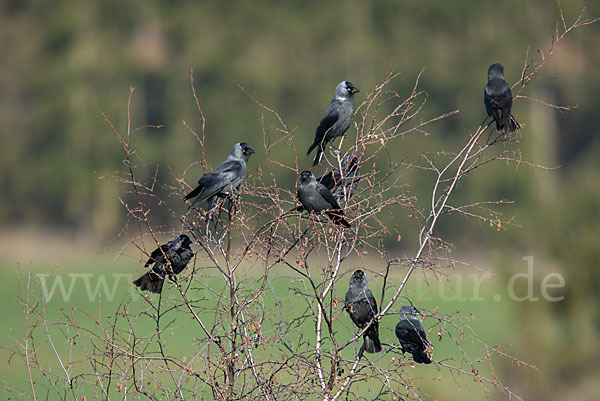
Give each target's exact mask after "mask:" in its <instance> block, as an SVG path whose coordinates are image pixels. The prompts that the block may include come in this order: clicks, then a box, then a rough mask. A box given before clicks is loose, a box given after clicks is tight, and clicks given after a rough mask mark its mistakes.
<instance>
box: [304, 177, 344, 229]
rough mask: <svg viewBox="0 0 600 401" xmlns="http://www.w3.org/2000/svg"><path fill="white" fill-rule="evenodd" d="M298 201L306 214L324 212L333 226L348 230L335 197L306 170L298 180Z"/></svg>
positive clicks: (342, 212)
mask: <svg viewBox="0 0 600 401" xmlns="http://www.w3.org/2000/svg"><path fill="white" fill-rule="evenodd" d="M298 200H299V201H300V203H301V204H302V208H303V209H304V210H306V211H307V212H309V213H312V212H316V213H321V212H325V214H326V215H327V217H329V218H330V219H331V221H333V222H334V223H335V224H339V225H343V226H344V227H347V228H350V223H348V222H347V221H346V219H344V211H343V210H342V208H341V207H340V205H339V203H338V201H337V199H335V196H333V194H332V193H331V192H330V191H329V190H328V189H327V187H326V186H325V185H323V184H321V183H320V182H318V181H317V179H316V178H315V176H314V174H313V173H311V172H310V171H308V170H304V171H303V172H301V173H300V177H299V178H298Z"/></svg>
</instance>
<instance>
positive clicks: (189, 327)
mask: <svg viewBox="0 0 600 401" xmlns="http://www.w3.org/2000/svg"><path fill="white" fill-rule="evenodd" d="M113 255H114V254H111V253H110V252H108V251H107V252H104V253H102V254H93V253H92V254H91V256H88V257H87V258H84V257H81V258H68V260H67V261H65V262H62V263H61V262H60V258H58V259H56V260H55V261H52V260H48V259H47V258H44V259H43V260H39V259H37V260H30V261H29V262H23V261H18V262H17V261H16V260H13V261H10V262H5V263H4V264H3V266H2V269H3V271H4V273H5V275H4V278H5V279H4V280H2V282H1V283H0V291H2V292H3V293H5V294H7V295H8V297H5V298H4V299H5V300H4V301H3V305H2V310H3V311H5V313H3V318H4V325H3V334H4V335H3V336H2V340H1V346H2V350H1V355H2V358H3V359H4V360H5V361H10V362H9V363H6V364H3V365H2V366H1V367H0V375H1V376H2V378H3V385H4V386H5V389H6V388H13V389H20V390H22V391H25V392H26V393H27V392H29V391H30V389H29V386H30V385H29V381H28V375H27V370H26V368H25V366H24V364H23V361H22V360H21V358H19V357H18V356H11V352H10V350H11V349H13V348H14V347H18V346H20V345H17V344H22V343H23V336H24V324H25V322H24V314H23V311H22V309H21V306H20V305H19V304H18V303H17V302H16V301H17V300H18V298H19V294H21V295H23V294H24V288H25V287H24V286H25V285H26V278H27V276H28V274H29V273H31V274H32V276H36V275H38V274H49V276H48V277H46V278H45V279H46V282H47V285H48V286H49V288H51V287H52V285H53V283H54V282H55V281H54V280H55V279H56V278H57V277H61V278H62V279H63V283H64V285H65V291H67V294H68V293H69V289H70V285H71V280H72V279H74V280H75V282H74V284H73V287H72V292H71V294H70V296H69V297H68V301H65V300H64V299H63V298H64V297H63V295H62V293H61V290H60V288H59V287H57V289H56V292H55V293H54V295H53V297H52V298H51V300H50V301H49V302H48V303H47V306H46V313H47V317H48V319H49V320H50V321H52V320H54V319H56V318H58V317H59V316H61V315H62V314H63V313H66V314H72V315H73V316H74V318H75V319H76V321H77V322H78V323H79V324H81V325H82V326H87V327H89V328H91V329H92V330H94V329H97V327H96V328H94V327H95V323H94V321H93V320H92V319H90V318H87V317H86V316H85V315H84V314H83V313H82V311H86V312H88V313H90V314H91V315H92V316H95V317H96V318H97V317H98V316H101V319H102V321H103V322H104V324H107V325H109V324H110V323H111V322H112V319H113V314H114V312H115V311H116V310H117V308H118V307H119V305H121V304H122V303H127V304H128V305H129V309H128V311H129V313H133V314H135V312H136V310H138V309H145V308H146V303H145V302H144V301H143V300H142V299H141V297H140V296H139V295H138V294H137V293H136V292H135V291H131V292H130V290H131V289H132V286H131V285H130V282H131V279H130V278H129V277H124V276H122V275H123V274H130V275H132V276H131V277H133V276H134V275H137V274H138V273H139V272H136V269H138V268H139V267H140V266H141V264H140V263H138V262H137V261H136V260H133V258H128V257H119V258H117V259H115V258H114V256H113ZM358 263H360V261H349V262H348V263H347V264H346V266H347V269H348V270H352V269H353V268H354V267H355V266H357V265H358ZM362 263H364V262H362ZM17 266H18V267H17ZM353 266H354V267H353ZM140 272H141V270H140ZM291 273H292V272H290V271H286V270H285V269H284V268H283V267H280V268H277V269H275V270H274V271H273V273H272V274H271V275H270V279H271V285H272V288H273V292H274V293H275V294H276V295H277V296H278V297H279V299H280V301H281V303H282V305H281V306H282V307H283V309H284V310H285V313H289V315H290V316H292V315H294V314H295V313H298V312H300V311H301V309H299V308H302V306H303V301H302V298H301V297H300V296H299V295H295V294H294V293H293V292H292V291H290V289H293V288H298V287H299V286H301V285H302V284H301V283H300V281H299V280H294V279H293V278H292V279H291V278H290V277H293V275H292V274H291ZM474 273H475V271H474V270H473V271H470V270H466V269H465V270H463V271H457V272H455V274H454V275H453V279H452V280H450V281H447V280H446V278H444V277H437V278H436V277H434V275H432V274H423V272H421V271H417V272H415V275H414V276H413V278H412V279H411V281H410V283H409V286H408V287H407V291H406V292H405V295H407V296H409V297H410V298H411V299H412V300H413V302H414V303H415V304H416V306H417V307H418V308H420V309H421V310H423V311H427V313H428V312H430V311H433V310H435V312H436V313H442V314H449V315H455V316H460V317H464V318H466V322H467V324H468V326H469V327H471V328H472V329H473V330H474V331H475V332H476V333H477V334H478V336H479V337H480V339H481V340H482V341H484V342H486V343H487V344H490V345H492V346H494V345H500V346H501V347H502V350H503V351H504V352H507V353H509V354H513V355H514V356H516V357H522V356H521V355H519V350H520V349H522V348H523V346H528V345H527V344H526V343H527V342H528V341H531V338H527V337H525V338H524V337H523V336H521V335H520V334H519V331H518V330H516V328H517V326H518V322H517V321H516V320H515V313H514V308H517V307H518V306H519V305H518V304H516V303H514V302H512V301H510V300H508V299H507V297H506V296H504V295H505V294H506V284H505V283H503V282H501V280H499V279H498V278H492V277H490V278H485V279H481V275H479V276H478V277H479V278H480V280H481V282H482V284H481V286H480V288H479V289H478V290H474V288H473V285H472V284H471V283H472V282H473V279H474V278H473V277H472V275H473V274H474ZM69 274H71V275H73V274H89V275H91V276H89V277H88V278H87V280H89V289H91V290H92V295H93V296H92V299H90V297H89V295H88V293H89V291H88V289H86V285H85V280H86V279H84V276H69ZM114 274H116V275H117V276H113V275H114ZM213 274H214V272H210V271H208V272H203V271H202V270H199V271H198V275H196V278H199V279H200V280H201V282H202V283H203V284H204V285H206V286H207V287H210V288H212V289H213V290H215V291H217V292H218V291H219V289H220V288H222V286H223V282H222V281H221V280H219V279H218V278H214V277H212V278H211V276H212V275H213ZM401 275H402V272H396V273H395V274H393V276H392V281H393V282H399V281H400V279H401ZM253 276H258V274H254V273H252V272H250V273H249V277H253ZM36 277H38V276H36ZM100 277H106V278H107V284H108V293H107V292H106V289H105V287H102V285H98V283H99V279H100ZM117 277H118V280H119V281H115V280H116V278H117ZM115 282H116V283H117V284H115ZM370 287H371V288H372V289H373V291H374V294H375V296H376V299H377V300H379V299H380V291H381V289H380V287H381V280H374V281H372V282H371V284H370ZM95 290H99V292H100V293H102V295H101V296H100V297H98V296H97V294H94V292H95ZM346 290H347V280H346V279H343V280H341V281H340V282H339V284H338V285H337V287H336V289H335V294H336V296H337V298H338V299H339V300H340V303H341V302H342V300H343V297H344V294H345V291H346ZM112 291H114V299H113V300H112V301H110V300H109V299H107V298H110V293H111V292H112ZM474 291H476V292H474ZM34 292H37V293H39V292H40V289H39V288H38V289H36V290H35V291H34ZM191 294H198V296H199V297H202V296H205V295H206V294H203V293H202V291H201V290H192V292H191ZM495 294H501V295H503V299H502V300H501V301H499V302H498V301H495V299H494V296H493V295H495ZM176 295H177V294H176V292H175V290H174V288H173V287H172V286H171V285H170V284H167V285H166V286H165V291H164V296H163V305H171V304H172V303H173V302H174V301H175V300H174V298H176ZM389 295H390V294H389V293H388V294H387V298H389ZM156 298H157V297H156V296H153V299H154V300H156ZM206 302H208V301H206ZM265 303H266V305H265V307H266V308H271V307H274V305H273V297H272V296H269V295H268V294H266V295H265ZM73 308H76V310H75V311H74V310H73ZM397 309H398V308H394V309H393V310H397ZM172 317H175V316H172V315H168V314H167V315H165V318H164V319H165V320H163V321H168V320H170V318H172ZM176 317H177V318H176V320H175V322H174V324H173V326H172V327H171V329H173V330H172V331H169V333H168V335H167V339H166V340H165V344H166V348H165V352H167V353H168V354H169V355H171V356H174V357H176V358H179V359H181V360H186V358H187V360H191V358H192V355H193V352H192V351H191V350H190V346H192V348H193V349H195V348H196V346H197V345H198V344H199V343H201V342H202V341H203V338H204V335H203V333H202V331H201V330H200V328H199V327H198V325H197V323H196V322H195V321H193V320H192V319H190V316H189V315H186V314H185V313H181V312H178V314H177V316H176ZM201 317H203V319H206V321H208V322H210V319H211V316H210V314H206V315H204V316H203V315H201ZM167 318H168V319H167ZM396 322H397V317H396V316H387V317H385V318H384V319H383V320H382V322H381V324H380V336H381V340H382V342H383V343H384V344H396V342H397V340H396V339H395V336H394V333H393V328H394V326H395V324H396ZM436 323H437V321H436V320H435V319H433V318H431V317H428V318H427V319H425V321H424V325H425V328H426V329H429V331H428V337H429V339H430V341H431V342H432V344H433V345H434V354H433V357H434V359H435V360H436V361H443V362H444V363H447V364H450V365H455V364H457V363H458V361H460V360H461V358H462V355H461V352H462V351H464V352H465V353H466V354H467V355H469V356H470V357H471V358H473V359H474V360H476V359H478V358H481V359H482V361H481V362H476V363H475V366H476V367H477V369H478V370H479V373H480V374H482V375H489V368H488V367H487V364H488V363H487V361H486V360H485V350H484V349H483V348H482V346H481V345H480V344H479V343H477V342H476V341H473V340H470V339H469V338H468V336H465V338H464V339H463V340H462V341H460V345H461V349H462V351H461V350H459V349H458V347H457V346H456V344H455V341H456V340H458V338H454V339H452V338H449V337H448V336H445V337H443V339H442V341H439V340H438V338H437V330H438V327H437V325H436ZM457 323H459V322H457ZM460 324H462V323H460ZM335 325H336V328H337V330H339V332H338V333H337V334H336V335H337V336H338V338H339V339H340V340H344V339H348V338H350V336H351V335H352V333H353V328H352V325H351V323H350V319H349V317H348V316H347V315H346V314H345V313H342V314H340V315H339V319H338V320H337V321H336V322H335ZM153 330H154V323H153V322H152V320H151V319H149V318H146V319H145V320H144V319H140V321H138V322H136V325H135V333H136V335H137V336H138V337H141V336H143V335H145V334H151V333H152V332H153ZM300 331H302V332H303V335H304V336H308V337H310V336H314V326H313V325H312V324H310V322H309V324H304V325H303V326H302V330H300ZM50 333H51V334H52V338H53V340H54V346H55V347H56V349H57V350H58V352H59V353H60V354H61V356H62V357H64V356H65V355H67V354H68V351H69V347H70V344H69V342H68V341H67V338H66V337H68V336H66V335H65V334H64V333H62V334H61V333H59V331H58V330H57V329H56V328H50ZM71 335H73V333H71ZM34 338H36V339H37V345H38V346H39V347H40V348H41V350H40V352H39V353H38V354H37V358H38V360H39V361H40V362H41V363H42V365H43V366H46V367H48V368H50V369H51V370H53V371H56V370H58V371H60V365H59V364H58V361H57V358H56V356H55V355H54V353H53V351H52V349H51V347H50V346H49V345H48V344H47V335H46V333H45V332H44V331H42V329H41V328H39V329H38V330H37V332H36V333H35V337H34ZM291 342H292V343H293V342H294V339H293V338H292V339H291ZM513 344H515V345H516V346H513ZM358 345H360V344H358ZM529 345H531V344H529ZM149 347H150V348H149V350H152V348H156V346H155V345H149ZM385 348H386V349H387V348H388V347H385ZM75 349H77V347H75ZM347 351H348V352H346V354H345V355H344V356H345V357H347V358H351V356H352V347H350V348H348V350H347ZM257 352H258V354H257V355H258V356H257V357H260V356H263V357H264V356H265V355H261V354H260V352H261V348H260V347H259V348H258V349H257ZM76 357H77V351H75V353H74V359H77V358H76ZM269 357H279V355H272V356H269ZM399 357H400V354H398V353H395V352H389V353H388V354H386V355H385V356H384V357H382V358H381V360H379V361H378V362H377V364H380V365H381V366H388V365H389V364H390V363H392V362H391V361H392V358H395V360H398V358H399ZM492 359H493V361H494V366H495V371H494V373H495V374H496V375H497V376H498V377H499V380H500V381H503V380H504V378H505V377H506V378H508V379H509V378H510V377H512V376H514V375H518V376H523V375H524V376H530V375H535V374H537V372H535V370H533V369H530V368H527V367H517V366H512V367H511V362H510V361H509V360H507V359H505V358H500V357H492ZM401 362H408V357H405V358H403V359H401ZM528 362H531V361H528ZM409 369H411V370H410V372H411V376H412V377H413V379H412V380H413V383H415V384H418V386H420V387H421V389H422V390H423V391H424V392H425V393H426V394H429V395H430V396H431V397H432V399H444V400H459V399H460V400H478V399H482V398H483V397H484V396H485V391H484V388H483V387H482V385H481V384H479V383H475V382H474V380H473V378H472V377H470V376H464V375H460V374H457V372H451V371H449V370H448V369H446V368H444V367H442V366H440V365H431V366H427V367H425V366H416V367H413V368H409ZM467 370H468V369H467ZM70 373H71V375H73V374H75V373H76V372H70ZM36 376H39V374H36ZM507 384H508V383H507ZM39 386H40V384H36V388H38V387H39ZM487 387H488V388H489V387H490V386H487ZM113 391H115V396H116V395H117V393H116V390H114V388H113ZM353 391H356V392H357V393H358V394H362V395H363V396H365V397H367V398H368V399H370V398H369V397H372V396H374V394H373V393H372V392H377V391H378V388H375V387H373V386H371V385H370V384H369V382H363V383H359V384H357V385H356V386H355V387H354V388H353ZM92 395H93V394H89V395H88V396H92ZM494 397H499V398H502V397H503V395H502V394H498V395H493V398H494ZM25 398H26V397H25ZM117 398H118V397H117Z"/></svg>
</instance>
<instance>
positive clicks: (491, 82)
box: [483, 64, 521, 134]
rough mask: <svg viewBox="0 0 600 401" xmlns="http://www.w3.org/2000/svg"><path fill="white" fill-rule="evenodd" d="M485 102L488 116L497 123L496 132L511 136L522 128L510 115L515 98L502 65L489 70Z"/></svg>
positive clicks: (484, 95) (493, 65)
mask: <svg viewBox="0 0 600 401" xmlns="http://www.w3.org/2000/svg"><path fill="white" fill-rule="evenodd" d="M483 102H484V103H485V108H486V110H487V113H488V116H490V117H492V118H493V119H494V121H496V130H497V131H498V133H499V134H510V133H511V132H513V131H514V130H516V129H519V128H521V126H520V125H519V123H518V122H517V120H516V119H515V118H514V117H513V115H512V114H510V111H511V108H512V104H513V97H512V93H511V91H510V86H508V84H507V83H506V81H505V80H504V67H502V64H492V65H491V66H490V68H489V69H488V83H487V86H486V87H485V89H484V91H483Z"/></svg>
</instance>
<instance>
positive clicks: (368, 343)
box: [344, 270, 381, 354]
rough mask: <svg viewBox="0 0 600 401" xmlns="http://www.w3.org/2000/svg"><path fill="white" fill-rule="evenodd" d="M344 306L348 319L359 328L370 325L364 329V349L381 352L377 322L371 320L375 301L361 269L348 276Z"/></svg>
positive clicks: (375, 312) (375, 305) (373, 314)
mask: <svg viewBox="0 0 600 401" xmlns="http://www.w3.org/2000/svg"><path fill="white" fill-rule="evenodd" d="M344 303H345V308H346V310H347V311H348V314H349V315H350V319H352V321H353V322H354V324H355V325H356V326H357V327H358V328H359V329H361V330H362V329H364V328H365V327H367V325H368V324H369V323H371V325H370V326H369V328H368V329H367V331H365V334H364V335H363V338H364V340H365V351H367V352H368V353H370V354H373V353H375V352H381V342H380V341H379V323H378V322H377V321H376V320H373V317H374V316H375V315H376V314H377V303H376V302H375V297H374V296H373V293H372V292H371V290H370V289H369V283H368V282H367V276H366V275H365V273H364V272H363V271H362V270H356V271H355V272H354V273H352V277H350V286H349V288H348V292H346V297H345V299H344Z"/></svg>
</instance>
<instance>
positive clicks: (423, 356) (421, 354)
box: [412, 351, 431, 365]
mask: <svg viewBox="0 0 600 401" xmlns="http://www.w3.org/2000/svg"><path fill="white" fill-rule="evenodd" d="M412 355H413V359H414V360H415V362H417V363H424V364H426V365H429V364H430V363H431V359H429V357H428V356H427V352H425V351H417V352H414V353H413V354H412Z"/></svg>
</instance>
